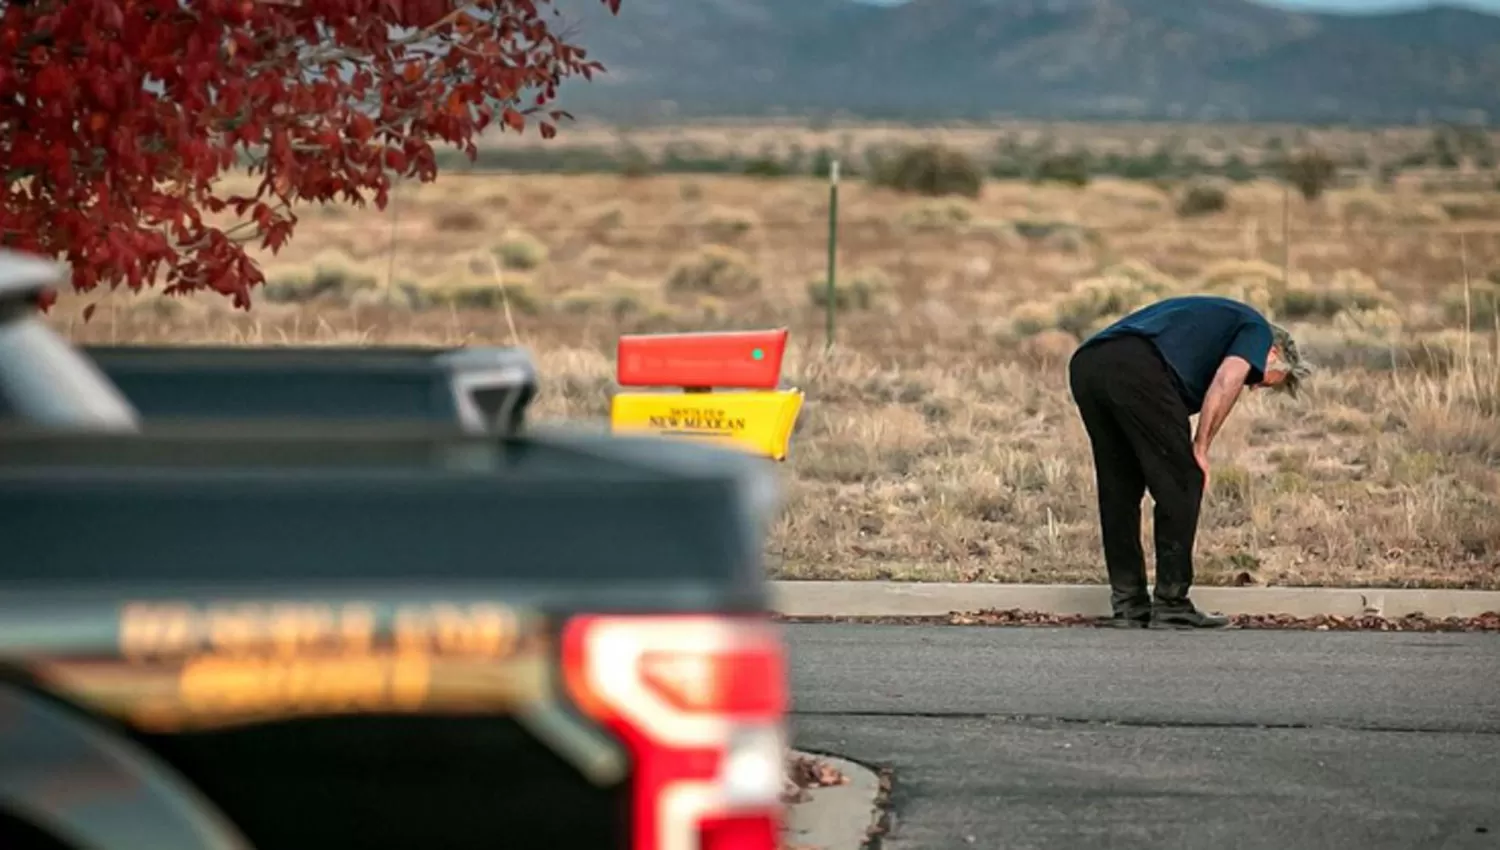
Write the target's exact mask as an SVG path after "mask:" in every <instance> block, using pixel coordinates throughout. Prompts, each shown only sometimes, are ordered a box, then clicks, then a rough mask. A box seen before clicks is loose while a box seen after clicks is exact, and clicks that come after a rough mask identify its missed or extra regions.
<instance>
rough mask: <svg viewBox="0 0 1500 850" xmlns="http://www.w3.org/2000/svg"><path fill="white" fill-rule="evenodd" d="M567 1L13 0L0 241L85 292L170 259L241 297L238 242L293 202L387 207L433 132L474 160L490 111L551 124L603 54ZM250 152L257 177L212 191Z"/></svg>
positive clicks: (246, 297) (5, 59)
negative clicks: (248, 184)
mask: <svg viewBox="0 0 1500 850" xmlns="http://www.w3.org/2000/svg"><path fill="white" fill-rule="evenodd" d="M601 2H603V3H605V5H607V6H608V7H609V8H610V10H611V11H612V12H618V11H619V5H620V0H601ZM549 19H551V20H549ZM555 19H556V18H555V15H554V14H553V13H552V10H551V7H550V6H548V0H471V2H455V0H28V1H27V2H15V0H0V245H3V246H5V247H9V248H14V249H20V250H27V251H35V252H38V253H41V254H45V255H48V256H53V257H59V258H62V259H65V260H66V261H67V262H68V263H69V264H70V265H71V267H72V284H73V287H74V288H75V289H76V290H79V291H88V290H92V289H94V288H95V287H96V286H99V285H101V284H105V285H109V286H118V285H120V284H124V285H126V286H129V287H130V288H131V289H134V290H139V289H141V288H142V287H143V286H147V285H150V284H152V283H153V282H155V281H157V280H159V279H161V278H160V277H159V276H160V275H162V274H163V273H164V282H165V289H166V291H168V292H174V293H175V292H189V291H194V290H199V289H205V288H206V289H212V290H215V291H217V292H219V293H222V294H224V295H227V296H230V297H231V298H232V299H233V300H234V303H235V305H236V306H239V307H248V306H249V304H250V290H251V288H252V287H253V286H255V285H258V284H260V283H262V282H264V277H263V275H262V274H261V271H260V269H259V268H258V267H257V265H256V264H255V262H254V261H253V260H251V258H250V257H249V256H248V255H247V254H246V252H245V247H246V245H247V244H249V243H251V242H259V244H260V245H261V246H263V247H265V248H269V249H270V250H272V251H273V252H274V251H276V250H278V249H279V248H280V247H281V246H282V245H283V244H285V243H286V241H287V239H288V238H289V237H290V236H291V234H292V230H293V228H294V227H295V225H296V223H297V216H296V214H295V212H294V210H295V208H296V206H297V205H298V204H301V203H307V202H326V201H335V202H337V201H346V202H352V203H357V204H362V203H365V202H367V201H371V200H373V201H374V203H375V204H376V205H377V206H378V207H380V208H382V209H383V208H384V206H385V203H386V200H387V196H388V192H389V190H390V187H391V181H392V179H393V178H397V177H404V178H410V177H416V178H418V179H420V180H422V181H429V180H432V179H434V178H435V177H436V176H437V165H436V162H435V159H434V156H433V145H434V143H437V142H439V141H441V142H445V143H447V144H449V145H452V146H455V147H458V148H460V149H462V150H464V151H465V152H466V153H467V154H468V155H469V156H470V157H471V158H472V157H473V156H474V155H475V153H476V149H475V146H474V140H475V138H476V136H477V135H478V134H479V133H480V132H481V131H483V130H484V129H486V128H487V127H490V126H492V125H495V124H499V125H501V126H502V127H503V128H505V129H508V130H511V131H516V132H520V131H522V130H523V129H524V128H525V126H526V124H527V122H528V118H530V117H531V116H534V115H537V114H538V113H541V116H540V120H539V125H540V132H541V134H542V136H543V137H547V138H550V137H551V136H552V135H553V134H554V133H555V132H556V127H555V123H553V122H556V121H558V120H559V119H561V118H564V117H567V115H566V113H563V112H561V111H558V110H555V109H549V108H548V105H549V104H551V103H552V102H553V101H554V100H555V98H556V94H557V86H558V85H559V84H560V83H561V82H562V81H563V80H564V79H565V78H567V77H569V76H574V75H582V76H583V77H585V78H586V79H592V77H593V74H594V72H596V71H600V70H603V68H602V66H601V65H599V63H597V62H593V61H588V60H586V59H585V54H584V51H583V50H582V49H581V48H580V47H578V46H577V45H574V44H570V43H568V42H567V41H565V40H564V39H565V37H566V34H565V33H559V32H557V31H555V30H554V28H553V26H552V21H553V20H555ZM247 160H248V162H249V170H250V173H251V174H253V175H256V176H258V177H259V178H260V179H259V181H258V186H257V189H256V192H255V194H254V195H251V196H237V195H231V196H224V195H221V194H219V191H218V189H217V178H218V177H219V176H220V175H221V174H223V173H224V172H226V171H232V170H236V169H239V168H242V167H244V164H245V162H246V161H247ZM230 213H232V215H230ZM221 214H222V215H221ZM209 216H213V217H215V218H217V219H219V221H218V222H217V223H216V222H215V221H212V220H206V219H208V218H209ZM226 218H229V219H231V221H230V222H228V223H226V222H224V221H223V219H226Z"/></svg>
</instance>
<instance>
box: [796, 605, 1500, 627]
mask: <svg viewBox="0 0 1500 850" xmlns="http://www.w3.org/2000/svg"><path fill="white" fill-rule="evenodd" d="M776 619H778V620H780V621H781V622H784V623H871V624H885V625H910V626H919V625H927V626H1010V627H1017V626H1090V627H1102V626H1104V625H1106V624H1105V623H1104V621H1103V620H1101V619H1100V618H1098V617H1092V616H1088V615H1084V614H1049V613H1045V612H1041V611H1023V610H1020V609H1014V608H1013V609H1008V610H1004V611H1000V610H995V609H986V610H979V611H953V612H951V613H949V614H943V615H935V616H919V617H785V616H778V617H777V618H776ZM1229 619H1230V622H1231V624H1232V625H1233V626H1234V627H1235V628H1241V629H1287V630H1299V631H1324V632H1326V631H1378V632H1500V611H1489V612H1486V613H1483V614H1480V615H1478V616H1475V617H1441V618H1438V617H1427V616H1424V615H1422V614H1410V615H1407V616H1405V617H1378V616H1374V615H1365V616H1360V617H1344V616H1338V615H1331V614H1320V615H1317V616H1313V617H1293V616H1291V615H1287V614H1235V615H1232V616H1231V617H1230V618H1229Z"/></svg>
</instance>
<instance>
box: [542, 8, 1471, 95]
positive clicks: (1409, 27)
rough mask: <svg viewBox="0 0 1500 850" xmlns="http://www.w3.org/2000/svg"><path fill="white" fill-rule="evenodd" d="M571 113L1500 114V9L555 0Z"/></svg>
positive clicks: (566, 92) (565, 86)
mask: <svg viewBox="0 0 1500 850" xmlns="http://www.w3.org/2000/svg"><path fill="white" fill-rule="evenodd" d="M556 6H557V7H558V9H559V10H560V12H561V13H562V15H563V18H562V20H563V23H564V26H565V28H567V29H568V30H570V31H571V32H572V34H573V35H572V39H573V41H575V42H576V43H578V44H582V45H583V46H584V47H585V48H587V49H588V50H589V55H590V57H591V58H595V59H598V60H600V61H601V62H603V63H604V65H605V66H606V68H607V69H608V73H607V74H605V75H602V76H599V77H596V78H595V80H594V81H593V82H592V83H587V82H584V81H582V80H581V79H580V80H578V81H577V82H569V83H568V84H566V85H564V86H563V88H562V103H563V105H564V107H565V108H568V109H571V110H573V111H574V112H575V114H577V115H578V116H579V117H584V115H585V114H587V115H589V116H595V117H601V118H610V119H623V118H629V117H636V118H644V117H648V116H655V117H658V118H662V117H670V116H673V115H676V116H681V117H695V116H696V117H701V116H753V115H765V114H774V113H785V114H793V115H818V114H822V115H830V114H833V113H836V112H843V113H847V114H852V115H855V116H859V117H864V118H909V119H928V120H931V119H944V118H947V119H953V118H987V117H995V116H1009V117H1019V118H1036V119H1080V120H1099V119H1146V120H1207V121H1224V120H1228V121H1257V122H1261V121H1294V122H1352V123H1406V122H1410V121H1414V120H1460V121H1464V120H1474V119H1475V118H1476V117H1477V118H1484V117H1485V116H1500V16H1495V15H1489V14H1485V13H1482V12H1477V11H1472V10H1468V9H1461V8H1451V7H1433V8H1429V9H1423V10H1420V11H1411V12H1399V13H1386V14H1373V15H1357V16H1356V15H1334V14H1307V13H1298V12H1291V11H1287V10H1285V9H1281V8H1274V7H1270V6H1264V5H1260V4H1258V3H1254V2H1250V0H909V2H906V3H904V4H901V5H895V6H885V5H874V4H871V3H865V2H857V0H622V6H621V9H620V13H619V15H618V17H612V16H611V15H610V14H609V12H608V10H607V9H605V8H604V5H603V3H601V2H599V0H556Z"/></svg>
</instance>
